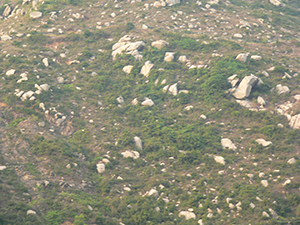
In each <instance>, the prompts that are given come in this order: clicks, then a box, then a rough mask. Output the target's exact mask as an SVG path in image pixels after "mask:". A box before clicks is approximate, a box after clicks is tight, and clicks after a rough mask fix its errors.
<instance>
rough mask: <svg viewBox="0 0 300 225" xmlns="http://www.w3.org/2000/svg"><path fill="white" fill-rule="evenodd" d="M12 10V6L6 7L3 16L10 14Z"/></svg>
mask: <svg viewBox="0 0 300 225" xmlns="http://www.w3.org/2000/svg"><path fill="white" fill-rule="evenodd" d="M10 12H11V8H10V6H9V5H8V6H6V8H5V9H4V11H3V13H2V16H8V15H9V14H10Z"/></svg>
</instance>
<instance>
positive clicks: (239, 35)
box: [233, 33, 243, 39]
mask: <svg viewBox="0 0 300 225" xmlns="http://www.w3.org/2000/svg"><path fill="white" fill-rule="evenodd" d="M233 37H234V38H239V39H242V38H243V35H242V34H239V33H237V34H234V35H233Z"/></svg>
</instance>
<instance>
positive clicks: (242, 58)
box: [236, 53, 248, 63]
mask: <svg viewBox="0 0 300 225" xmlns="http://www.w3.org/2000/svg"><path fill="white" fill-rule="evenodd" d="M247 58H248V54H246V53H241V54H238V56H237V57H236V59H237V60H238V61H240V62H244V63H245V62H246V61H247Z"/></svg>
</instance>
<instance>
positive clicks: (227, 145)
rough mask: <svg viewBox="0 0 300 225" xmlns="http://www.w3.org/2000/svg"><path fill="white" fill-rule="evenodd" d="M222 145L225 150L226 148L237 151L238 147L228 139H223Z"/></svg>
mask: <svg viewBox="0 0 300 225" xmlns="http://www.w3.org/2000/svg"><path fill="white" fill-rule="evenodd" d="M221 144H222V147H223V148H224V149H226V148H229V149H232V150H236V146H235V145H234V144H233V142H232V141H231V140H230V139H228V138H222V139H221Z"/></svg>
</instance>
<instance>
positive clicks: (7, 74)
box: [5, 69, 16, 77]
mask: <svg viewBox="0 0 300 225" xmlns="http://www.w3.org/2000/svg"><path fill="white" fill-rule="evenodd" d="M15 72H16V70H14V69H11V70H8V71H7V72H6V73H5V75H6V76H8V77H9V76H12V75H14V74H15Z"/></svg>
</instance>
